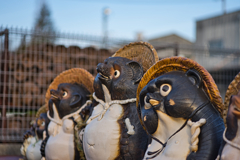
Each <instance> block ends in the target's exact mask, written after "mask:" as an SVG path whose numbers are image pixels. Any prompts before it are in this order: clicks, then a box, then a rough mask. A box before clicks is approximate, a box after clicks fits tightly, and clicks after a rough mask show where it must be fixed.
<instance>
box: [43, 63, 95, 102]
mask: <svg viewBox="0 0 240 160" xmlns="http://www.w3.org/2000/svg"><path fill="white" fill-rule="evenodd" d="M93 81H94V77H93V76H92V74H91V73H89V72H88V71H86V70H85V69H82V68H72V69H69V70H66V71H63V72H62V73H60V74H59V75H58V76H57V77H56V78H55V79H54V80H53V82H52V83H51V84H50V85H49V87H48V90H47V92H46V96H45V104H47V107H48V101H49V99H50V98H51V94H50V90H51V89H55V90H56V89H57V88H58V85H59V84H61V83H72V84H73V83H77V84H80V85H83V86H84V87H86V89H87V90H88V91H89V92H90V93H93V91H94V89H93Z"/></svg>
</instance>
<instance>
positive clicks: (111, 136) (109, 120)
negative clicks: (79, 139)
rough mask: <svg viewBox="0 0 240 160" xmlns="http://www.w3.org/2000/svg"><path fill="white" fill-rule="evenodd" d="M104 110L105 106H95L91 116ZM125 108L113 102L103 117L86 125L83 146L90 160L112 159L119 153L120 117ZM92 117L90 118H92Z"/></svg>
mask: <svg viewBox="0 0 240 160" xmlns="http://www.w3.org/2000/svg"><path fill="white" fill-rule="evenodd" d="M101 111H103V106H102V105H101V104H98V105H97V106H96V107H94V111H93V114H92V116H91V117H94V116H95V115H97V114H98V113H100V112H101ZM122 112H123V108H122V106H121V105H119V104H113V105H111V106H110V108H109V109H108V110H107V111H106V113H105V114H104V116H103V118H102V119H100V120H99V119H98V118H99V117H96V118H95V119H93V120H91V122H90V123H89V124H88V125H87V126H86V128H85V131H84V136H83V137H84V138H83V148H84V152H85V156H86V159H88V160H112V159H115V158H116V157H117V156H118V154H119V150H120V148H119V140H120V134H121V133H120V126H119V124H118V122H117V121H118V119H119V118H120V117H121V115H122ZM91 117H90V119H91Z"/></svg>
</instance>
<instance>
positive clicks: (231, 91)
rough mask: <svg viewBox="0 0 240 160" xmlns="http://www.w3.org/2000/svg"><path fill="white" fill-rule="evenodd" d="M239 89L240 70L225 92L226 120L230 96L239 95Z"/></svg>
mask: <svg viewBox="0 0 240 160" xmlns="http://www.w3.org/2000/svg"><path fill="white" fill-rule="evenodd" d="M239 90H240V72H239V73H238V74H237V75H236V76H235V78H234V79H233V81H232V82H231V83H230V84H229V86H228V89H227V91H226V94H225V99H224V108H225V110H224V112H223V117H224V121H225V120H226V116H227V111H228V106H229V102H230V98H231V96H232V95H237V94H238V91H239ZM225 124H226V123H225Z"/></svg>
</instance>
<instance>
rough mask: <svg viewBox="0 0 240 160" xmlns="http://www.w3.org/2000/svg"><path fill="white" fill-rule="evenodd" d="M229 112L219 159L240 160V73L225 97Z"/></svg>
mask: <svg viewBox="0 0 240 160" xmlns="http://www.w3.org/2000/svg"><path fill="white" fill-rule="evenodd" d="M224 105H225V107H228V112H227V118H226V121H227V127H226V130H225V131H224V133H223V140H224V141H223V144H222V146H221V149H220V150H219V153H220V155H219V157H218V159H221V160H239V159H240V73H238V75H237V76H236V77H235V79H234V80H233V81H232V82H231V83H230V85H229V87H228V90H227V92H226V95H225V101H224Z"/></svg>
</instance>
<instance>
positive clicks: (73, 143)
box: [41, 68, 94, 160]
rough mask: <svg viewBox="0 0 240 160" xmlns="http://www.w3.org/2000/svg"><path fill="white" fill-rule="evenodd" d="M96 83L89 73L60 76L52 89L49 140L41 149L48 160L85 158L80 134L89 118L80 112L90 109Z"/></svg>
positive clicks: (48, 96) (81, 71)
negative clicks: (94, 83) (91, 96)
mask: <svg viewBox="0 0 240 160" xmlns="http://www.w3.org/2000/svg"><path fill="white" fill-rule="evenodd" d="M93 80H94V78H93V76H92V75H91V74H90V73H89V72H87V71H86V70H84V69H80V68H73V69H69V70H67V71H64V72H62V73H61V74H60V75H58V76H57V77H56V78H55V79H54V80H53V82H52V83H51V85H50V86H49V88H48V90H47V93H46V102H47V103H48V106H49V110H48V112H47V114H48V118H49V119H50V120H51V121H50V123H49V125H48V134H49V137H47V138H46V139H47V141H45V143H43V144H42V148H41V150H42V155H43V156H45V158H46V159H47V160H62V159H64V160H79V159H85V158H84V154H83V149H82V148H81V144H79V143H80V140H79V136H78V134H79V131H80V129H81V128H82V127H83V125H84V123H85V120H86V119H87V118H88V117H87V115H84V114H82V112H81V111H82V110H83V109H85V108H86V107H88V106H91V101H90V100H89V99H90V95H91V94H92V92H93Z"/></svg>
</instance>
